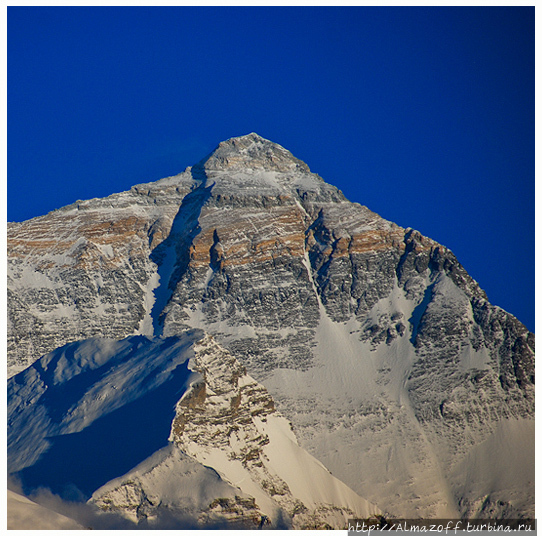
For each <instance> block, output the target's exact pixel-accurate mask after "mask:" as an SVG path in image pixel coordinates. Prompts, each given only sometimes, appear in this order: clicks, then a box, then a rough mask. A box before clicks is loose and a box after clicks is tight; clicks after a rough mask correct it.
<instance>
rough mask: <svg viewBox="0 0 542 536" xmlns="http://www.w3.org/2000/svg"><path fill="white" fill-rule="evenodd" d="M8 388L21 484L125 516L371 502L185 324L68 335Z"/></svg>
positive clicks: (302, 521)
mask: <svg viewBox="0 0 542 536" xmlns="http://www.w3.org/2000/svg"><path fill="white" fill-rule="evenodd" d="M8 399H9V401H10V402H9V405H8V421H9V425H10V426H9V432H8V435H9V438H8V465H9V467H10V471H11V473H12V475H14V476H16V477H17V478H18V479H19V480H20V482H21V483H22V485H23V489H25V490H27V491H29V492H32V491H33V490H36V489H39V488H40V487H44V486H45V487H47V488H48V489H49V490H50V491H52V492H53V493H55V494H57V495H59V496H60V497H62V498H64V499H68V500H72V501H73V500H85V501H88V500H90V502H91V504H93V505H95V506H97V507H98V508H100V510H102V511H105V512H116V513H121V514H123V515H124V516H125V517H127V518H128V519H131V520H133V521H134V522H136V523H137V522H141V521H142V520H144V521H146V522H147V521H148V520H149V519H150V520H155V519H160V518H161V517H162V516H163V515H164V514H165V515H168V516H169V517H174V518H176V519H179V520H180V521H183V522H186V520H187V519H188V518H190V516H191V518H192V522H193V523H196V520H197V522H200V523H202V524H203V525H205V524H209V523H211V524H212V523H219V521H220V519H222V518H226V519H227V520H229V521H230V522H236V523H240V524H241V525H242V526H246V527H248V528H256V527H258V526H259V524H260V523H261V520H265V519H269V520H270V521H269V523H270V524H272V525H273V526H277V524H278V523H279V521H280V522H282V523H284V526H292V527H294V528H320V527H344V526H346V523H347V521H348V518H352V517H358V518H359V517H361V518H368V517H370V516H371V515H373V514H377V513H379V510H378V509H377V508H376V507H375V506H374V505H371V504H369V503H368V502H367V501H365V500H363V499H362V498H361V497H359V496H358V495H357V494H356V493H354V492H353V491H352V490H351V489H349V488H348V487H347V486H346V485H345V484H343V483H342V482H341V481H339V480H337V479H336V478H335V477H333V476H332V475H331V474H330V473H329V471H327V469H326V468H325V467H324V466H323V465H322V464H321V463H319V462H318V461H317V460H316V459H314V458H313V457H312V456H311V455H310V454H308V453H307V452H306V451H305V450H304V449H302V448H301V447H300V446H299V445H298V443H297V440H296V438H295V435H294V434H293V432H292V430H291V424H290V423H289V422H288V421H287V420H286V419H285V418H284V417H283V416H282V415H280V413H279V412H277V410H276V409H275V406H274V401H273V399H272V398H271V396H270V395H269V393H268V392H267V390H266V389H265V388H264V387H263V386H262V385H261V384H259V383H258V382H256V381H255V380H254V379H253V378H251V377H250V376H249V375H248V374H247V373H246V371H245V369H244V368H243V367H242V366H241V365H240V364H239V362H238V361H237V360H236V359H235V358H234V357H233V356H232V355H231V354H230V353H229V352H227V351H226V350H224V349H223V348H221V347H220V345H219V344H217V343H216V342H215V341H214V340H213V338H212V337H211V336H209V335H204V334H203V333H202V332H201V331H198V330H192V331H190V332H187V333H185V334H184V335H183V336H182V337H166V338H147V337H145V336H142V335H137V336H131V337H128V338H126V339H123V340H120V341H116V340H111V339H102V338H93V339H87V340H85V341H82V342H75V343H70V344H67V345H66V346H64V347H62V348H59V349H57V350H55V351H53V352H51V353H50V354H48V355H46V356H44V357H42V358H41V359H39V360H38V361H36V362H35V363H33V364H32V365H31V366H30V367H28V368H27V369H26V370H25V371H23V372H21V373H20V374H18V375H17V376H15V377H13V378H11V379H10V380H9V381H8ZM279 526H280V525H279Z"/></svg>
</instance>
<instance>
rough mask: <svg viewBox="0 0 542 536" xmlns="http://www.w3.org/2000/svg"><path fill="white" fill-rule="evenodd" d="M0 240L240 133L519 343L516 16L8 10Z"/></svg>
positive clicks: (521, 53) (498, 10) (524, 128)
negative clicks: (402, 242) (405, 242)
mask: <svg viewBox="0 0 542 536" xmlns="http://www.w3.org/2000/svg"><path fill="white" fill-rule="evenodd" d="M7 11H8V19H7V21H8V64H7V67H8V85H7V87H8V118H7V123H8V145H7V148H8V203H7V209H8V210H7V215H8V220H10V221H21V220H24V219H28V218H31V217H34V216H38V215H41V214H44V213H46V212H48V211H50V210H52V209H54V208H58V207H60V206H63V205H66V204H68V203H71V202H73V201H75V200H77V199H87V198H91V197H102V196H105V195H108V194H111V193H113V192H118V191H122V190H126V189H128V188H130V186H132V185H133V184H137V183H139V182H147V181H151V180H156V179H159V178H161V177H164V176H167V175H172V174H175V173H177V172H179V171H182V170H183V169H184V168H185V167H186V166H187V165H190V164H193V163H195V162H196V161H198V160H199V159H201V158H202V157H203V156H205V155H206V154H207V153H208V152H210V151H211V150H212V149H213V148H214V147H215V146H216V145H217V144H218V142H219V141H222V140H224V139H227V138H230V137H232V136H238V135H242V134H247V133H249V132H252V131H255V132H257V133H258V134H260V135H261V136H263V137H265V138H268V139H270V140H272V141H275V142H277V143H280V144H281V145H283V146H284V147H286V148H287V149H289V150H291V151H292V152H293V153H294V155H295V156H297V157H299V158H301V159H302V160H304V161H306V162H307V163H308V165H309V166H310V167H311V169H312V170H313V171H315V172H316V173H319V174H320V175H321V176H322V177H323V178H324V179H325V180H326V181H328V182H330V183H333V184H335V185H336V186H338V187H339V188H340V189H341V190H343V192H344V193H345V195H346V196H347V197H348V198H349V199H350V200H352V201H357V202H359V203H361V204H364V205H367V206H368V207H369V208H370V209H372V210H374V211H375V212H377V213H379V214H380V215H381V216H383V217H385V218H387V219H389V220H392V221H394V222H396V223H398V224H399V225H402V226H404V227H414V228H415V229H418V230H419V231H421V232H422V233H423V234H425V235H427V236H429V237H431V238H433V239H435V240H437V241H439V242H440V243H442V244H444V245H445V246H447V247H449V248H450V249H451V250H452V251H453V252H454V253H455V254H456V255H457V257H458V258H459V260H460V262H461V263H462V264H463V265H464V266H465V268H466V269H467V270H468V271H469V273H470V274H471V275H472V276H473V277H474V278H475V279H476V280H477V281H478V282H479V283H480V285H481V286H482V288H484V289H485V290H486V292H487V293H488V296H489V299H490V300H491V302H492V303H494V304H496V305H499V306H501V307H503V308H504V309H506V310H508V311H510V312H511V313H513V314H514V315H516V316H517V317H518V318H519V319H520V320H521V321H522V322H524V323H525V324H526V325H527V327H529V328H530V329H531V330H534V327H535V325H534V308H535V307H534V210H535V199H534V180H535V179H534V149H535V147H534V128H535V117H534V104H535V96H534V89H535V86H534V38H535V21H534V7H523V8H509V7H494V8H491V7H464V8H445V7H433V8H414V7H402V8H400V7H388V8H386V7H382V8H369V7H340V8H326V7H314V8H310V7H303V8H293V7H282V8H271V7H270V8H249V7H237V8H231V7H230V8H206V7H199V8H188V7H178V8H143V7H134V8H97V7H88V8H85V7H75V8H63V7H57V8H40V7H8V8H7Z"/></svg>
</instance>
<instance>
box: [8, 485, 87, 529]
mask: <svg viewBox="0 0 542 536" xmlns="http://www.w3.org/2000/svg"><path fill="white" fill-rule="evenodd" d="M84 528H85V527H83V526H81V525H80V524H79V523H77V522H76V521H74V520H73V519H70V518H69V517H66V516H63V515H61V514H57V513H56V512H54V511H53V510H49V509H48V508H44V507H43V506H41V505H39V504H37V503H35V502H34V501H31V500H30V499H28V498H26V497H24V496H23V495H20V494H19V493H15V492H14V491H11V490H9V489H8V490H7V529H8V530H83V529H84Z"/></svg>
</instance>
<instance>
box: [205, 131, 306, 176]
mask: <svg viewBox="0 0 542 536" xmlns="http://www.w3.org/2000/svg"><path fill="white" fill-rule="evenodd" d="M198 165H199V166H203V168H204V169H205V170H208V171H224V170H230V169H237V168H243V169H258V170H266V171H279V172H285V171H305V172H310V169H309V166H307V164H305V162H303V161H302V160H299V159H298V158H296V157H295V156H294V155H293V154H292V153H291V152H290V151H288V150H287V149H285V148H284V147H282V146H281V145H279V144H278V143H274V142H272V141H270V140H267V139H265V138H262V137H261V136H260V135H258V134H256V133H255V132H251V133H250V134H246V135H244V136H238V137H235V138H230V139H228V140H225V141H222V142H220V143H219V144H218V147H217V148H216V149H215V150H214V151H213V152H212V153H211V154H210V155H208V156H207V157H205V158H204V159H203V160H202V161H201V162H199V164H198Z"/></svg>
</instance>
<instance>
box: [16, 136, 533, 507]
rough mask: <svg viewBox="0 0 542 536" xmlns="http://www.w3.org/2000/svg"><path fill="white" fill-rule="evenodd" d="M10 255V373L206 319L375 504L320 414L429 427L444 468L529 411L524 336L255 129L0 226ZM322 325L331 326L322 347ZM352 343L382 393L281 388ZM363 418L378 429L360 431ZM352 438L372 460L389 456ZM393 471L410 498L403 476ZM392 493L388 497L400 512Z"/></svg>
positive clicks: (529, 347)
mask: <svg viewBox="0 0 542 536" xmlns="http://www.w3.org/2000/svg"><path fill="white" fill-rule="evenodd" d="M8 264H9V268H8V293H9V298H8V314H9V326H8V366H9V367H11V369H12V370H17V369H20V368H24V366H26V365H28V364H29V363H31V362H33V361H34V360H35V359H37V358H38V357H39V356H40V355H42V354H44V353H45V352H47V351H50V350H52V349H54V348H56V347H58V346H60V345H61V344H64V343H66V342H69V341H73V340H79V339H83V338H86V337H89V336H93V335H102V336H106V337H113V338H122V337H124V336H127V335H131V334H134V333H143V334H149V335H150V334H162V335H165V336H169V335H176V334H179V333H182V332H184V331H185V330H186V329H188V328H194V327H197V328H203V329H204V330H206V331H207V332H209V333H212V334H213V335H214V336H215V337H216V338H217V340H218V341H219V342H220V343H221V344H223V345H224V346H225V347H226V348H228V349H229V350H230V351H231V352H232V353H234V354H235V356H236V357H237V358H238V359H239V360H240V361H241V362H242V364H243V365H244V366H245V367H246V368H247V370H248V372H249V373H250V374H251V375H252V376H253V377H254V378H256V379H257V380H258V381H261V382H263V383H264V384H266V386H267V387H268V389H269V390H270V392H272V394H273V397H274V399H275V401H276V402H277V405H278V407H279V409H280V410H281V411H282V412H283V413H284V414H285V415H286V416H287V417H288V418H289V419H290V420H292V422H293V423H294V426H296V427H297V430H298V432H299V436H300V439H301V441H302V442H303V441H305V445H306V447H307V448H308V449H309V450H310V451H311V452H312V453H313V454H314V455H316V456H317V457H319V458H320V459H322V460H324V458H325V463H326V465H327V466H328V467H329V468H330V469H331V470H332V471H333V473H334V474H337V475H338V476H339V477H340V478H342V479H343V480H345V481H346V482H347V483H348V484H349V485H350V486H351V487H352V488H353V489H355V490H356V491H358V493H360V494H362V495H364V496H366V497H367V498H369V499H371V496H370V489H371V488H373V489H376V488H375V486H372V483H371V482H368V483H367V484H365V483H364V482H363V481H364V478H363V475H362V469H359V470H355V469H352V465H350V466H349V465H348V463H352V464H354V465H355V464H357V462H358V460H357V459H352V460H350V461H348V460H347V459H346V458H347V457H348V455H347V454H346V453H344V454H343V455H342V458H341V457H336V458H333V457H330V456H328V454H327V453H326V452H325V449H326V447H325V441H324V439H323V438H325V437H326V434H328V433H329V430H328V429H326V428H325V427H322V418H323V417H322V415H324V414H329V418H330V421H332V420H333V419H335V420H336V421H337V422H343V429H342V431H341V432H340V433H341V434H346V435H345V437H346V439H344V438H342V439H340V441H347V442H350V443H352V442H355V441H357V439H356V438H359V437H364V434H371V433H374V430H376V429H377V428H378V429H380V427H382V429H385V430H389V433H388V435H385V436H382V441H390V442H391V441H393V438H394V437H395V438H396V437H397V435H396V429H395V428H394V426H396V423H398V422H403V424H404V425H405V426H410V427H412V426H415V429H416V430H418V429H420V430H422V431H423V433H422V432H420V434H421V435H416V436H414V435H413V436H412V437H411V438H407V439H405V441H407V442H408V441H412V449H419V451H420V452H422V454H420V458H423V456H425V454H423V452H424V448H425V447H423V448H421V447H420V448H419V447H418V446H417V445H418V442H421V443H420V444H423V445H428V446H427V449H429V450H430V451H431V452H433V450H434V449H436V447H434V445H441V444H446V445H447V447H446V449H441V451H442V452H444V451H445V453H444V454H442V453H438V454H435V459H434V460H433V461H432V462H431V464H433V465H434V466H437V465H439V467H440V473H439V474H446V472H447V471H449V470H451V468H453V467H455V466H456V465H457V464H458V463H459V460H460V459H461V457H462V456H465V455H466V454H467V453H468V452H469V449H470V448H472V447H473V445H476V444H479V443H481V442H483V441H485V440H486V439H487V438H488V437H490V436H491V434H493V433H494V432H495V429H496V428H495V426H496V424H495V423H497V422H499V421H501V420H503V419H530V418H532V417H533V416H534V334H532V333H529V332H528V330H527V329H526V328H525V327H524V326H523V325H522V324H521V323H520V322H519V321H518V320H516V319H515V318H514V317H513V316H512V315H509V314H508V313H506V312H505V311H503V310H502V309H500V308H498V307H494V306H492V305H491V304H490V303H489V302H488V301H487V297H486V295H485V293H484V292H483V290H481V289H480V287H479V286H478V284H477V283H476V282H475V281H474V280H473V279H472V278H471V277H470V276H469V275H468V273H467V272H466V271H465V270H464V268H463V267H462V266H461V264H460V263H459V262H458V261H457V259H456V258H455V256H454V255H453V254H452V253H451V252H450V251H449V250H448V249H447V248H445V247H444V246H442V245H440V244H438V243H436V242H434V241H433V240H431V239H429V238H427V237H424V236H422V235H421V234H420V233H418V232H417V231H415V230H412V229H403V228H401V227H399V226H397V225H395V224H394V223H391V222H388V221H386V220H384V219H382V218H381V217H379V216H378V215H377V214H375V213H373V212H371V211H370V210H369V209H367V208H366V207H363V206H361V205H359V204H356V203H351V202H349V201H348V200H346V199H345V198H344V196H343V195H342V193H341V192H340V191H339V190H338V189H336V188H335V187H334V186H332V185H329V184H327V183H325V182H324V181H323V180H322V178H320V177H319V176H318V175H316V174H313V173H311V172H310V170H309V168H308V166H307V165H306V164H304V163H303V162H301V161H300V160H298V159H297V158H295V157H294V156H293V155H292V154H291V153H290V152H289V151H287V150H285V149H284V148H282V147H280V146H279V145H277V144H274V143H272V142H270V141H268V140H264V139H263V138H261V137H259V136H258V135H257V134H254V133H252V134H249V135H247V136H242V137H239V138H232V139H230V140H227V141H225V142H222V143H221V144H220V145H219V146H218V147H217V149H216V150H215V151H214V152H213V153H212V154H211V155H209V156H208V157H206V158H205V159H203V160H202V161H201V162H199V163H198V164H196V165H195V166H193V167H192V168H187V170H186V171H184V172H183V173H181V174H180V175H177V176H174V177H169V178H166V179H162V180H160V181H157V182H154V183H149V184H143V185H137V186H135V187H133V188H132V189H131V190H130V191H129V192H124V193H120V194H115V195H113V196H110V197H107V198H104V199H93V200H90V201H84V202H77V203H75V204H73V205H70V206H69V207H65V208H62V209H59V210H57V211H54V212H52V213H50V214H48V215H46V216H42V217H40V218H34V219H32V220H29V221H26V222H23V223H17V224H9V227H8ZM324 324H325V325H329V326H332V328H333V330H334V331H333V333H339V332H340V333H341V335H340V336H339V335H337V337H338V341H339V343H338V344H337V345H336V347H335V348H334V351H333V353H332V354H329V353H327V354H326V352H325V351H324V347H325V345H323V343H322V340H323V339H322V335H321V333H322V326H323V325H324ZM330 329H331V328H330ZM346 341H348V343H346ZM346 347H348V348H349V349H350V348H351V349H352V350H348V351H349V352H350V351H351V353H352V352H353V353H354V354H355V355H358V356H359V360H361V361H360V362H363V363H365V362H366V363H367V364H366V365H363V367H365V368H363V375H367V378H373V380H374V382H373V383H374V385H377V386H378V389H377V390H376V391H374V392H373V391H371V394H370V395H369V394H364V393H359V392H355V393H353V392H346V391H345V392H343V393H341V394H340V395H339V394H338V393H337V397H338V398H337V400H335V402H334V403H335V405H331V406H330V405H329V404H327V405H326V402H325V401H324V399H323V398H322V396H321V393H319V392H318V391H317V389H319V388H317V387H314V389H316V391H315V392H312V394H311V395H310V396H306V395H301V394H299V395H295V394H294V393H292V388H291V386H292V385H298V384H296V383H295V382H297V381H305V379H306V381H307V382H308V381H312V380H311V378H312V377H313V376H314V375H318V374H323V372H322V371H323V370H327V369H326V367H329V368H330V370H331V367H332V365H333V362H334V360H337V363H340V362H342V361H341V360H343V361H344V359H346V358H344V355H346V354H345V352H346V350H345V348H346ZM349 355H350V354H349ZM392 356H393V357H392ZM360 366H361V365H360ZM399 369H401V374H402V376H401V378H402V379H401V381H399V380H398V374H399V373H398V372H397V371H398V370H399ZM403 369H404V370H403ZM330 374H331V372H330ZM280 375H282V376H280ZM279 377H280V378H294V377H296V378H303V380H298V379H296V380H295V382H294V380H293V379H292V380H291V381H292V382H294V383H288V382H287V381H283V382H282V383H281V380H280V379H279ZM330 377H331V376H330ZM373 380H371V381H373ZM288 381H290V380H288ZM266 382H267V383H266ZM373 383H371V385H373ZM311 385H312V384H311ZM371 389H373V387H371ZM337 390H340V389H339V388H338V387H337ZM371 397H372V398H371ZM369 398H370V400H371V402H370V403H369V402H368V400H369ZM375 400H378V403H376V402H375ZM405 401H406V402H405ZM382 408H386V409H385V414H386V415H387V416H386V418H384V417H382V415H383V413H382V411H383V410H382ZM407 409H408V412H407ZM346 411H348V412H350V411H351V412H352V415H353V417H352V418H351V419H349V420H348V421H345V420H344V414H345V412H346ZM405 412H406V413H405ZM366 416H371V417H370V419H373V420H372V421H370V422H373V421H374V422H377V421H378V423H379V424H378V427H377V425H376V424H375V425H374V427H372V426H373V425H370V426H369V425H364V424H362V423H364V422H365V419H366ZM367 419H369V417H367ZM370 419H369V420H370ZM394 423H395V424H394ZM420 427H421V428H420ZM373 428H374V430H373ZM337 434H339V432H338V431H337ZM394 434H395V435H394ZM341 437H342V436H341ZM337 441H339V439H337ZM363 441H365V443H364V444H367V448H366V449H365V450H366V454H364V455H365V456H366V457H367V459H372V458H371V456H372V455H374V459H372V460H373V461H372V462H371V463H373V464H378V463H384V462H383V461H382V457H383V456H384V454H383V453H382V452H381V451H378V453H376V452H377V450H378V449H376V448H373V447H371V446H370V444H369V443H367V441H369V440H365V439H364V440H363ZM358 450H359V449H358ZM437 450H438V449H437ZM373 451H374V453H373ZM441 451H439V452H441ZM352 456H353V454H352ZM390 459H392V458H390ZM435 460H436V461H435ZM393 463H394V462H393V461H391V462H390V463H389V464H388V467H389V468H388V470H387V471H388V473H387V474H388V477H386V478H387V481H386V478H383V482H382V487H381V488H379V489H380V491H381V492H382V493H384V490H387V489H388V488H387V487H386V486H388V485H389V481H391V480H392V479H393V476H392V474H393V468H394V465H393ZM397 463H399V462H397ZM408 463H410V462H408ZM408 463H407V462H405V464H406V465H408ZM420 463H421V462H420ZM431 464H426V465H427V466H429V465H431ZM422 465H423V463H422ZM412 466H414V465H412ZM417 467H418V468H419V466H417ZM405 471H407V470H406V469H405ZM401 478H403V477H401ZM404 480H405V482H406V483H405V484H404V488H402V489H403V491H404V490H405V489H407V490H409V491H408V493H409V494H410V495H412V496H413V497H416V496H418V498H419V496H420V494H422V493H423V489H422V488H416V487H415V484H412V482H413V481H414V480H416V479H415V478H414V476H413V475H412V474H408V471H407V473H406V474H405V475H404ZM409 482H410V483H409ZM401 493H402V492H398V493H397V495H398V498H393V497H391V498H390V504H391V505H392V506H393V507H394V508H396V511H399V509H400V507H401V506H400V505H401V504H403V503H404V500H403V498H402V497H404V496H406V494H403V495H401ZM435 493H437V492H435ZM458 493H459V492H457V490H456V489H455V488H453V489H452V488H450V490H449V495H448V496H447V497H446V500H451V501H456V500H457V501H458V502H460V501H459V498H458V497H457V494H458ZM528 493H530V492H528ZM410 495H409V496H410ZM439 500H440V499H439ZM469 500H471V499H469ZM492 500H493V498H490V499H489V502H491V501H492ZM495 500H497V499H495ZM498 500H501V499H500V498H499V499H498ZM402 501H403V503H402ZM415 501H416V499H415V498H414V499H412V503H411V504H412V505H414V504H415ZM442 501H444V499H442ZM467 502H468V501H467V500H465V501H463V503H462V504H466V503H467ZM474 502H476V501H475V499H472V500H471V502H470V503H469V504H474ZM497 502H498V501H497ZM382 506H383V509H384V510H385V509H386V505H382ZM409 508H410V506H409ZM413 508H414V507H413ZM424 508H425V507H424ZM458 508H459V511H460V510H461V507H458ZM468 508H471V506H469V507H468ZM412 511H413V510H412V509H411V510H409V509H408V508H407V509H405V510H404V513H405V514H409V513H412ZM421 511H422V513H424V514H431V513H432V512H434V510H431V507H429V506H428V507H427V508H426V509H425V510H423V509H422V510H421ZM465 511H466V510H465ZM469 511H470V510H469ZM418 512H420V510H418Z"/></svg>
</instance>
